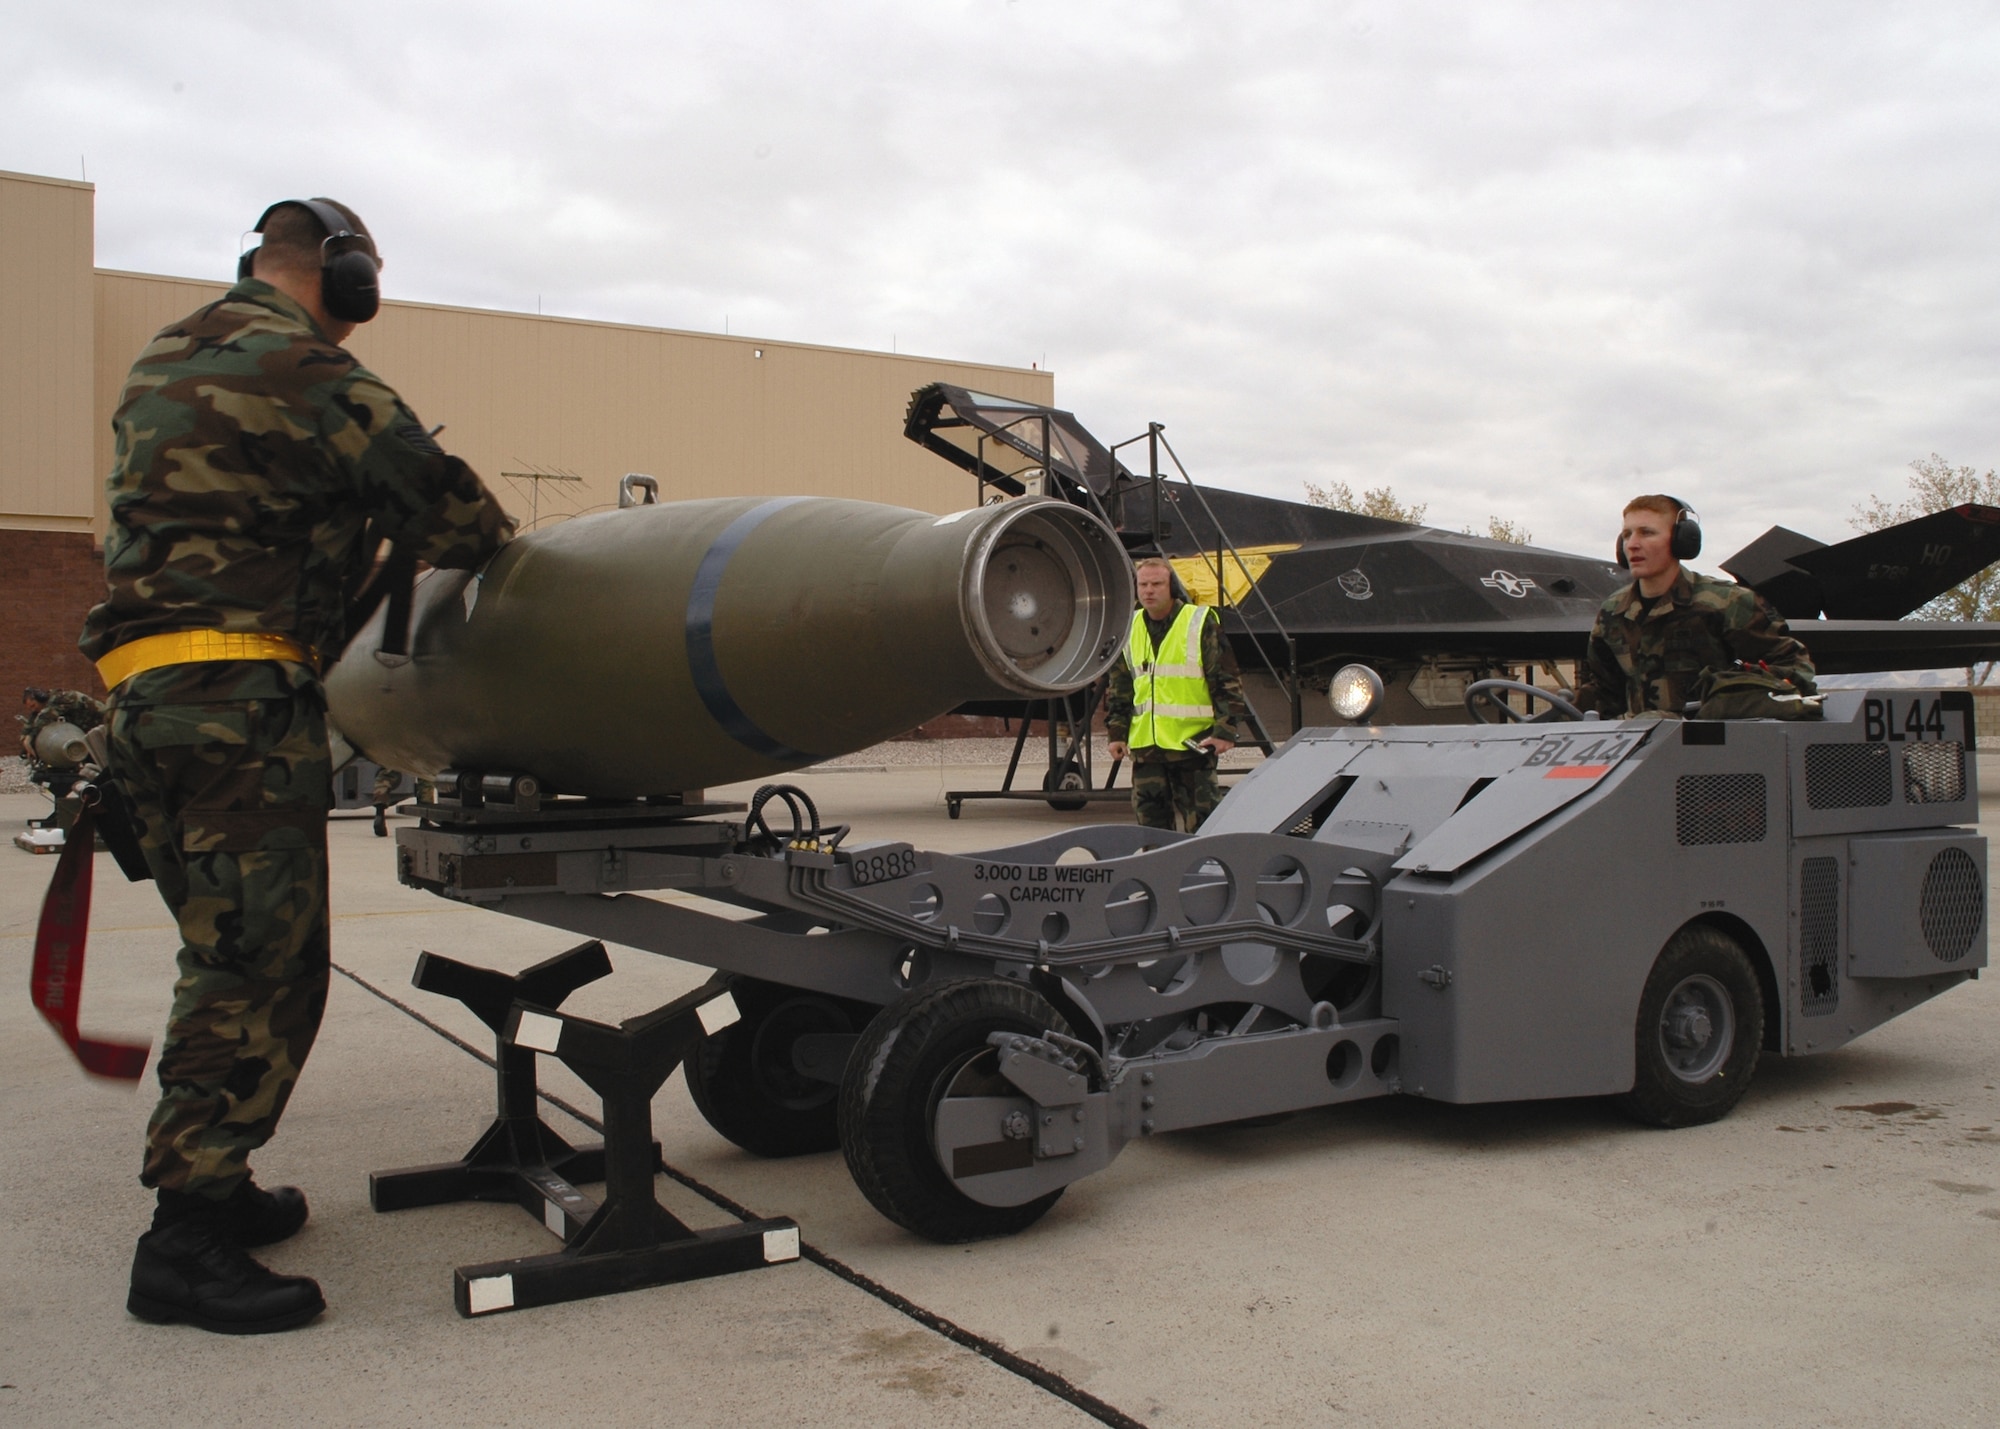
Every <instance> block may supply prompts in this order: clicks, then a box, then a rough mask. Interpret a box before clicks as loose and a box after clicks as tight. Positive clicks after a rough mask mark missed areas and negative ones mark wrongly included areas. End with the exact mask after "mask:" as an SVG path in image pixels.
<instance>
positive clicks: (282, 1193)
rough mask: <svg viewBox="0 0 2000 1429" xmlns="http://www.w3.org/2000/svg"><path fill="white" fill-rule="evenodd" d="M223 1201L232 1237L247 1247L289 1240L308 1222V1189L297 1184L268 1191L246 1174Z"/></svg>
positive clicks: (226, 1226) (227, 1226)
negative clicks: (304, 1189)
mask: <svg viewBox="0 0 2000 1429" xmlns="http://www.w3.org/2000/svg"><path fill="white" fill-rule="evenodd" d="M222 1204H223V1206H224V1207H225V1208H226V1212H227V1215H228V1220H227V1221H226V1222H225V1228H226V1229H227V1230H228V1232H229V1237H230V1239H231V1240H233V1241H235V1242H236V1243H237V1244H238V1245H240V1246H243V1247H244V1248H245V1249H249V1248H251V1247H253V1246H260V1245H276V1244H277V1243H278V1242H279V1241H281V1240H289V1239H291V1237H293V1236H295V1235H297V1234H298V1233H299V1227H300V1226H303V1225H304V1224H305V1223H306V1193H305V1192H304V1191H301V1190H300V1189H299V1188H298V1187H297V1186H276V1187H273V1188H272V1189H271V1190H268V1191H267V1190H265V1189H264V1188H263V1187H262V1186H259V1185H258V1184H257V1183H256V1182H255V1181H252V1180H250V1179H248V1178H247V1177H246V1178H245V1179H244V1181H243V1183H242V1184H241V1185H239V1186H238V1187H237V1188H236V1189H235V1191H233V1192H232V1193H231V1194H230V1197H229V1199H228V1200H227V1201H224V1202H223V1203H222Z"/></svg>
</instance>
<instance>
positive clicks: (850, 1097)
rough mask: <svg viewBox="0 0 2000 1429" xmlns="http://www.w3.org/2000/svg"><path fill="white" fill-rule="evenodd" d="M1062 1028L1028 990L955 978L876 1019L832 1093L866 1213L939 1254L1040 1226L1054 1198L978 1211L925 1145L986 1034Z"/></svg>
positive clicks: (982, 1049)
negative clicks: (943, 1248)
mask: <svg viewBox="0 0 2000 1429" xmlns="http://www.w3.org/2000/svg"><path fill="white" fill-rule="evenodd" d="M1047 1030H1053V1031H1056V1032H1061V1033H1063V1034H1064V1035H1068V1034H1069V1031H1070V1026H1069V1024H1068V1023H1067V1022H1065V1021H1064V1020H1063V1018H1062V1016H1061V1014H1059V1013H1058V1012H1057V1011H1056V1010H1055V1009H1054V1008H1053V1007H1051V1006H1050V1005H1049V1004H1048V1002H1047V1001H1046V1000H1045V999H1044V998H1043V997H1042V996H1041V994H1039V993H1037V992H1035V991H1034V990H1033V989H1032V988H1028V987H1025V986H1023V985H1022V984H1020V983H1018V982H1010V981H1005V980H1002V979H999V978H957V979H953V980H951V981H949V982H942V983H939V984H937V985H936V986H933V987H925V988H919V989H917V990H915V991H913V992H910V993H906V994H905V995H904V996H902V997H901V998H899V999H897V1000H896V1001H895V1002H892V1003H890V1004H889V1005H888V1006H887V1007H885V1008H883V1009H882V1011H881V1012H879V1013H878V1014H876V1017H875V1020H874V1021H873V1022H871V1023H869V1024H868V1030H867V1031H865V1032H863V1033H862V1034H861V1041H860V1043H859V1044H858V1045H857V1046H856V1047H855V1049H854V1055H853V1056H851V1057H849V1058H848V1061H847V1078H846V1080H845V1081H843V1082H842V1083H841V1087H840V1149H841V1151H842V1152H843V1153H845V1155H846V1157H847V1169H848V1171H849V1172H851V1173H852V1174H853V1176H854V1184H855V1185H857V1186H859V1187H860V1188H861V1194H862V1195H864V1196H866V1197H867V1198H868V1203H869V1204H870V1205H872V1206H874V1207H875V1209H876V1210H878V1211H880V1212H881V1213H882V1214H883V1215H885V1216H887V1217H888V1218H889V1219H890V1220H892V1221H894V1222H895V1223H896V1224H897V1225H899V1226H901V1227H903V1229H905V1230H908V1231H914V1232H916V1233H917V1234H918V1235H920V1236H922V1237H924V1238H925V1239H926V1240H934V1241H939V1242H941V1243H943V1244H946V1245H952V1244H956V1243H958V1242H961V1241H968V1240H985V1239H987V1238H989V1237H992V1236H1002V1235H1013V1234H1014V1233H1015V1232H1016V1231H1020V1230H1025V1229H1026V1228H1027V1227H1029V1226H1031V1225H1033V1224H1034V1223H1035V1222H1036V1221H1038V1220H1040V1219H1041V1218H1042V1216H1043V1215H1044V1214H1045V1213H1046V1212H1047V1211H1048V1209H1049V1207H1050V1206H1053V1205H1054V1204H1055V1203H1056V1201H1057V1200H1058V1199H1059V1198H1060V1197H1061V1196H1062V1191H1061V1190H1060V1189H1058V1190H1055V1191H1051V1192H1049V1193H1048V1194H1047V1195H1045V1196H1038V1197H1036V1198H1035V1199H1034V1200H1032V1201H1029V1202H1027V1203H1026V1204H1024V1205H1019V1206H983V1205H981V1204H980V1203H979V1202H977V1201H975V1200H973V1199H972V1198H971V1197H969V1196H967V1195H966V1194H965V1193H964V1192H962V1191H960V1190H959V1189H958V1187H956V1186H954V1185H953V1184H952V1182H951V1178H950V1177H949V1176H947V1175H946V1174H945V1170H944V1167H943V1166H942V1165H940V1164H939V1162H938V1157H937V1151H936V1148H935V1145H934V1143H933V1140H932V1136H931V1129H932V1125H933V1122H934V1121H935V1119H936V1116H937V1106H938V1103H939V1102H940V1101H942V1100H943V1099H944V1095H945V1092H946V1090H947V1089H948V1088H949V1087H950V1086H951V1084H952V1081H953V1080H954V1079H955V1078H956V1077H957V1076H958V1074H959V1073H960V1072H962V1071H964V1070H965V1068H966V1066H967V1064H968V1063H970V1062H972V1061H973V1060H974V1059H975V1058H977V1057H979V1056H980V1055H981V1054H982V1053H987V1052H989V1048H988V1046H987V1041H986V1039H987V1037H988V1036H989V1035H991V1034H992V1033H995V1032H1022V1033H1026V1034H1027V1035H1028V1036H1030V1037H1039V1036H1041V1034H1042V1033H1043V1032H1044V1031H1047Z"/></svg>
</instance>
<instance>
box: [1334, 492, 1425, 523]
mask: <svg viewBox="0 0 2000 1429" xmlns="http://www.w3.org/2000/svg"><path fill="white" fill-rule="evenodd" d="M1306 500H1307V501H1309V502H1311V503H1312V504H1313V505H1314V506H1325V507H1329V508H1330V509H1332V510H1335V511H1352V512H1354V513H1355V514H1356V515H1360V516H1378V517H1380V518H1381V519H1382V520H1384V521H1406V522H1408V523H1409V524H1410V525H1412V526H1421V525H1423V524H1424V512H1426V511H1428V510H1430V507H1429V506H1428V505H1426V504H1425V503H1423V502H1421V501H1420V502H1417V503H1416V504H1415V505H1412V506H1405V505H1404V504H1403V503H1402V502H1400V501H1398V500H1397V499H1396V493H1395V492H1394V491H1391V490H1390V489H1389V488H1388V487H1386V486H1378V487H1376V488H1375V489H1374V490H1373V491H1364V492H1362V493H1361V494H1360V495H1359V496H1356V495H1355V494H1354V490H1353V488H1352V487H1350V486H1349V485H1348V484H1347V483H1346V482H1344V481H1336V482H1331V483H1329V484H1328V485H1326V486H1315V485H1314V484H1313V483H1312V482H1310V481H1308V482H1307V483H1306Z"/></svg>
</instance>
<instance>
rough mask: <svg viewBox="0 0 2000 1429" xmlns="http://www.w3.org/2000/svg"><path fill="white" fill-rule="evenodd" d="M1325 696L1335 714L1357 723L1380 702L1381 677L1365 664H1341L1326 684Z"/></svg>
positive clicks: (1366, 716)
mask: <svg viewBox="0 0 2000 1429" xmlns="http://www.w3.org/2000/svg"><path fill="white" fill-rule="evenodd" d="M1326 697H1327V700H1328V701H1329V702H1330V703H1331V704H1332V705H1333V712H1334V714H1335V715H1337V716H1339V717H1340V718H1341V719H1345V720H1353V721H1354V722H1355V723H1357V724H1358V723H1360V722H1361V721H1362V720H1364V719H1367V718H1368V716H1370V715H1372V714H1374V713H1375V709H1376V706H1378V705H1380V704H1381V703H1382V677H1381V676H1380V675H1378V674H1376V673H1375V672H1374V671H1373V670H1371V669H1369V668H1368V667H1367V666H1366V665H1343V666H1341V667H1340V670H1339V672H1338V673H1336V674H1335V675H1334V677H1333V682H1332V683H1331V684H1329V685H1328V686H1327V688H1326Z"/></svg>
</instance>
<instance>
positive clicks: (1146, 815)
mask: <svg viewBox="0 0 2000 1429" xmlns="http://www.w3.org/2000/svg"><path fill="white" fill-rule="evenodd" d="M1221 802H1222V786H1221V785H1219V784H1218V783H1216V781H1215V760H1214V759H1213V758H1196V759H1174V760H1165V759H1135V760H1134V761H1133V762H1132V813H1133V815H1134V817H1136V818H1137V819H1138V821H1139V822H1140V823H1141V824H1143V825H1145V826H1146V827H1147V828H1149V829H1175V828H1177V829H1184V830H1186V831H1187V832H1188V833H1193V832H1194V831H1195V830H1196V829H1198V828H1200V827H1201V823H1202V820H1203V819H1206V818H1207V817H1208V816H1209V815H1210V814H1212V813H1214V812H1215V806H1216V805H1217V804H1219V803H1221Z"/></svg>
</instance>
